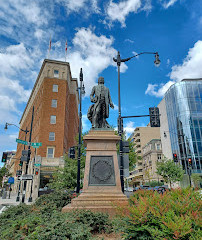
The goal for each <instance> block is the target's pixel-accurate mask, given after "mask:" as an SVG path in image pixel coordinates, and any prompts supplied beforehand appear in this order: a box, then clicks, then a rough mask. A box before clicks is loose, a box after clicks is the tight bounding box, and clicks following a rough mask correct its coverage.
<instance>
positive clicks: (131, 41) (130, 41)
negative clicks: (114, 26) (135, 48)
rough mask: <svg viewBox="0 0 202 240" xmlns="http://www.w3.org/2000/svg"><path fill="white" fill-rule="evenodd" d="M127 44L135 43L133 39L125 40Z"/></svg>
mask: <svg viewBox="0 0 202 240" xmlns="http://www.w3.org/2000/svg"><path fill="white" fill-rule="evenodd" d="M125 42H129V43H134V41H133V40H131V39H128V38H127V39H125Z"/></svg>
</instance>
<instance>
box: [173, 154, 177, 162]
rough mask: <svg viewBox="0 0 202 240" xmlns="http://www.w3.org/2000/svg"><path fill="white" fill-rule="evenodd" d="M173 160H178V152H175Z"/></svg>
mask: <svg viewBox="0 0 202 240" xmlns="http://www.w3.org/2000/svg"><path fill="white" fill-rule="evenodd" d="M173 160H174V162H178V158H177V154H176V153H173Z"/></svg>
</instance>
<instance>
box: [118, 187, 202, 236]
mask: <svg viewBox="0 0 202 240" xmlns="http://www.w3.org/2000/svg"><path fill="white" fill-rule="evenodd" d="M200 208H201V197H200V194H199V193H198V192H196V191H193V190H191V189H182V190H181V189H176V190H172V191H168V192H166V193H164V194H163V195H162V194H158V193H156V192H153V191H137V192H136V193H135V194H134V196H133V197H131V198H130V206H129V207H126V209H125V208H122V209H121V212H120V213H121V214H122V217H124V220H123V224H124V227H125V229H124V230H123V231H124V237H125V239H137V240H140V239H153V240H154V239H155V240H157V239H159V240H162V239H164V240H169V239H180V240H187V239H200V238H198V237H199V236H201V229H200V226H201V219H202V218H201V212H200Z"/></svg>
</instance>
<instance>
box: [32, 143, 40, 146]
mask: <svg viewBox="0 0 202 240" xmlns="http://www.w3.org/2000/svg"><path fill="white" fill-rule="evenodd" d="M31 146H32V147H41V146H42V143H31Z"/></svg>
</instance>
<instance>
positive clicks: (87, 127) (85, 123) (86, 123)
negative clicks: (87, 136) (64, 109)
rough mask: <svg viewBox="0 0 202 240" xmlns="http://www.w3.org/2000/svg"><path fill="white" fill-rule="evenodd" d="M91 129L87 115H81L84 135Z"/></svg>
mask: <svg viewBox="0 0 202 240" xmlns="http://www.w3.org/2000/svg"><path fill="white" fill-rule="evenodd" d="M90 128H91V122H90V121H89V119H88V117H87V114H84V115H82V132H83V133H85V132H87V131H89V130H90Z"/></svg>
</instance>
